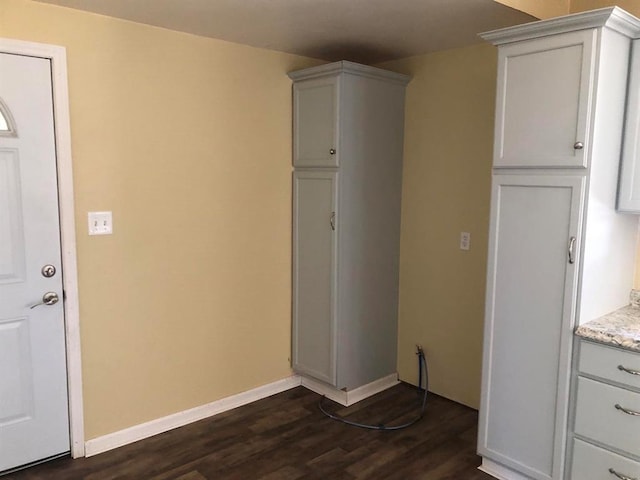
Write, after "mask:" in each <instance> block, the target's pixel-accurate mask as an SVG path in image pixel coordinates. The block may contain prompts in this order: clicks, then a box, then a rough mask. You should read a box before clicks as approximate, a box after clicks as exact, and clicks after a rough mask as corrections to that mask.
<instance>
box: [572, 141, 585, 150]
mask: <svg viewBox="0 0 640 480" xmlns="http://www.w3.org/2000/svg"><path fill="white" fill-rule="evenodd" d="M573 148H574V149H575V150H582V149H583V148H584V143H582V142H576V143H574V144H573Z"/></svg>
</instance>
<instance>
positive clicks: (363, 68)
mask: <svg viewBox="0 0 640 480" xmlns="http://www.w3.org/2000/svg"><path fill="white" fill-rule="evenodd" d="M338 73H350V74H352V75H360V76H362V77H369V78H376V79H378V80H386V81H389V82H393V83H398V84H400V85H407V84H408V83H409V81H410V80H411V77H409V76H408V75H403V74H401V73H395V72H390V71H388V70H383V69H381V68H376V67H370V66H368V65H362V64H360V63H355V62H349V61H347V60H342V61H340V62H333V63H327V64H326V65H320V66H317V67H310V68H305V69H303V70H296V71H295V72H289V73H288V74H287V75H288V76H289V78H290V79H291V80H294V81H296V80H307V79H310V78H320V77H327V76H331V75H336V74H338Z"/></svg>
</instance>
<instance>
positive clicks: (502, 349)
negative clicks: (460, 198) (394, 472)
mask: <svg viewBox="0 0 640 480" xmlns="http://www.w3.org/2000/svg"><path fill="white" fill-rule="evenodd" d="M638 33H640V23H639V22H638V21H637V20H636V19H635V18H634V17H632V16H630V15H628V14H626V13H625V12H623V11H622V10H620V9H617V8H608V9H602V10H597V11H594V12H587V13H583V14H577V15H570V16H567V17H563V18H559V19H553V20H549V21H541V22H535V23H532V24H527V25H522V26H517V27H511V28H507V29H503V30H499V31H495V32H489V33H487V34H484V35H483V37H484V38H485V39H487V40H489V41H492V42H493V43H494V44H496V45H499V52H498V90H497V97H496V98H497V109H496V132H495V143H494V146H495V148H494V176H493V190H492V205H491V227H490V240H489V260H488V274H487V301H486V313H485V339H484V342H485V343H484V357H483V380H482V399H481V408H480V425H479V436H478V451H479V453H480V454H481V455H482V457H483V464H482V467H481V469H483V470H484V471H486V472H488V473H490V474H492V475H494V476H496V477H497V478H501V479H507V480H511V479H518V480H520V479H536V480H560V479H562V478H564V475H565V445H566V439H567V425H568V407H569V392H570V379H571V375H570V372H571V358H572V338H573V328H574V326H575V324H577V323H584V322H586V321H589V320H592V319H594V318H597V317H600V316H602V315H604V314H606V313H609V312H611V311H613V310H616V309H618V308H620V307H622V306H624V305H626V304H627V300H628V294H629V291H630V289H631V287H632V281H633V258H634V255H635V240H636V227H637V222H636V221H635V220H634V219H633V218H630V217H629V216H625V215H620V214H617V213H616V211H615V201H616V189H617V181H616V178H617V171H618V159H619V156H620V150H621V138H622V124H623V116H624V107H625V92H626V84H627V71H628V59H629V50H630V44H631V37H633V36H634V35H636V34H638Z"/></svg>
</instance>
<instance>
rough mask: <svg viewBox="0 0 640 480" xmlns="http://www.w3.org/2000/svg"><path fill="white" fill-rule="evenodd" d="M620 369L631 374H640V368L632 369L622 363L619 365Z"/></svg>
mask: <svg viewBox="0 0 640 480" xmlns="http://www.w3.org/2000/svg"><path fill="white" fill-rule="evenodd" d="M618 370H620V371H621V372H626V373H628V374H630V375H640V372H639V371H638V370H631V369H630V368H627V367H624V366H622V365H618Z"/></svg>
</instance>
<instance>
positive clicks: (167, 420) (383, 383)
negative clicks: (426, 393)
mask: <svg viewBox="0 0 640 480" xmlns="http://www.w3.org/2000/svg"><path fill="white" fill-rule="evenodd" d="M398 383H400V382H399V381H398V375H397V374H395V373H394V374H393V375H388V376H386V377H383V378H380V379H378V380H376V381H374V382H371V383H368V384H367V385H363V386H362V387H358V388H356V389H354V390H351V391H349V392H345V391H342V390H338V389H336V388H334V387H331V386H329V385H327V384H325V383H322V382H319V381H318V380H313V379H311V378H307V377H301V376H300V375H292V376H291V377H287V378H284V379H282V380H278V381H275V382H273V383H269V384H267V385H263V386H261V387H258V388H254V389H252V390H248V391H246V392H242V393H238V394H237V395H232V396H230V397H226V398H222V399H220V400H216V401H215V402H211V403H208V404H206V405H201V406H199V407H195V408H191V409H189V410H184V411H182V412H177V413H174V414H172V415H167V416H166V417H162V418H157V419H155V420H151V421H150V422H146V423H141V424H140V425H134V426H133V427H129V428H125V429H124V430H119V431H117V432H113V433H109V434H107V435H103V436H101V437H96V438H92V439H91V440H87V441H86V442H85V444H84V449H85V456H87V457H91V456H93V455H97V454H99V453H103V452H106V451H109V450H113V449H114V448H118V447H122V446H124V445H128V444H130V443H133V442H137V441H138V440H142V439H144V438H148V437H152V436H154V435H158V434H159V433H163V432H167V431H169V430H173V429H174V428H178V427H182V426H184V425H188V424H189V423H193V422H197V421H198V420H202V419H204V418H208V417H211V416H213V415H217V414H218V413H222V412H226V411H227V410H231V409H233V408H236V407H241V406H242V405H246V404H248V403H251V402H255V401H256V400H261V399H263V398H266V397H269V396H271V395H275V394H276V393H280V392H284V391H285V390H290V389H292V388H295V387H298V386H300V385H302V386H304V387H306V388H308V389H309V390H311V391H313V392H316V393H319V394H320V395H325V396H326V397H327V398H329V399H331V400H334V401H336V402H338V403H340V404H342V405H344V406H345V407H348V406H349V405H353V404H354V403H356V402H359V401H360V400H364V399H365V398H368V397H370V396H372V395H375V394H376V393H379V392H382V391H383V390H386V389H387V388H390V387H393V386H394V385H397V384H398ZM507 480H511V479H507Z"/></svg>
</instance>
